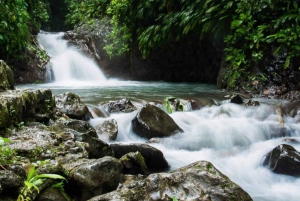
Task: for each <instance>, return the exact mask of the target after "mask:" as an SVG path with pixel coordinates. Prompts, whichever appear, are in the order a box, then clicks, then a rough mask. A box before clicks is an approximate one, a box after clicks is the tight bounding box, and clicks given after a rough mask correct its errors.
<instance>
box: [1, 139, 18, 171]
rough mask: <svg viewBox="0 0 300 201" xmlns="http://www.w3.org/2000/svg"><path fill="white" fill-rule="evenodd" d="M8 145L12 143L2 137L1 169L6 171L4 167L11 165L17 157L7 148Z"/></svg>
mask: <svg viewBox="0 0 300 201" xmlns="http://www.w3.org/2000/svg"><path fill="white" fill-rule="evenodd" d="M7 143H10V139H8V138H4V137H0V167H1V168H2V169H4V170H5V168H4V165H7V164H10V163H11V161H12V159H13V157H14V156H15V154H14V151H13V150H11V149H10V147H8V146H6V144H7Z"/></svg>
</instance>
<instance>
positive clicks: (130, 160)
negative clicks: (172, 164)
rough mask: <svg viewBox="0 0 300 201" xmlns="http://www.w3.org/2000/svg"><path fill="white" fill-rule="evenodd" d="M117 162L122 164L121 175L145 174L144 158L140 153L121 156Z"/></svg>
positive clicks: (146, 170) (146, 171)
mask: <svg viewBox="0 0 300 201" xmlns="http://www.w3.org/2000/svg"><path fill="white" fill-rule="evenodd" d="M119 161H121V163H122V164H123V174H147V173H148V168H147V166H146V163H145V160H144V157H143V156H142V154H141V153H140V152H138V151H137V152H130V153H128V154H125V155H124V156H122V157H121V158H120V159H119Z"/></svg>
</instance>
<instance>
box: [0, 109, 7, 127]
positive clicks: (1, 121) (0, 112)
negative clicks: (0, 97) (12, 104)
mask: <svg viewBox="0 0 300 201" xmlns="http://www.w3.org/2000/svg"><path fill="white" fill-rule="evenodd" d="M8 124H9V114H8V110H7V108H6V107H4V106H3V105H1V104H0V128H5V127H6V126H7V125H8Z"/></svg>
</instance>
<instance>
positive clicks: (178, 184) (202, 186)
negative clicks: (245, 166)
mask: <svg viewBox="0 0 300 201" xmlns="http://www.w3.org/2000/svg"><path fill="white" fill-rule="evenodd" d="M173 197H176V198H177V199H178V200H182V201H183V200H211V201H220V200H222V201H231V200H243V201H251V200H252V198H251V197H250V196H249V194H248V193H246V192H245V191H244V190H243V189H242V188H241V187H239V186H238V185H237V184H235V183H234V182H232V181H231V180H230V179H228V177H226V176H225V175H223V174H222V173H221V172H220V171H219V170H217V169H216V168H215V167H214V166H213V165H212V164H211V163H210V162H207V161H198V162H196V163H193V164H190V165H188V166H185V167H182V168H180V169H177V170H175V171H173V172H170V173H156V174H151V175H149V176H148V177H147V178H146V179H144V180H142V181H141V182H136V183H134V184H133V185H132V186H130V187H126V185H124V187H123V188H120V189H118V190H116V191H113V192H111V193H107V194H104V195H100V196H96V197H94V198H91V199H90V200H89V201H108V200H125V201H132V200H149V201H154V200H165V201H169V200H172V199H173Z"/></svg>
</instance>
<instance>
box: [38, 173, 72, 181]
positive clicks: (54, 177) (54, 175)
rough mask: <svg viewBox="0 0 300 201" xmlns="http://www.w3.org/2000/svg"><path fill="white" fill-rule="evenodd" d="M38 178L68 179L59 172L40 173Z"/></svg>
mask: <svg viewBox="0 0 300 201" xmlns="http://www.w3.org/2000/svg"><path fill="white" fill-rule="evenodd" d="M36 178H48V179H62V180H66V181H67V179H66V178H64V177H63V176H61V175H58V174H40V175H37V176H36Z"/></svg>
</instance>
